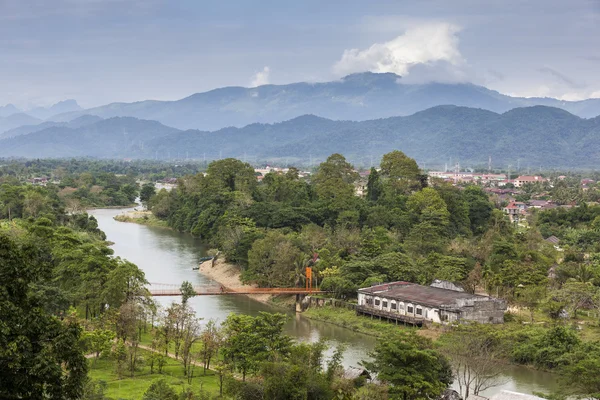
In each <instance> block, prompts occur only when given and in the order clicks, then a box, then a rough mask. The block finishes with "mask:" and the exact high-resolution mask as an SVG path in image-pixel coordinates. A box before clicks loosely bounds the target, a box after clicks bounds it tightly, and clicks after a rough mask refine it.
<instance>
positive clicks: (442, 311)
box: [358, 293, 506, 324]
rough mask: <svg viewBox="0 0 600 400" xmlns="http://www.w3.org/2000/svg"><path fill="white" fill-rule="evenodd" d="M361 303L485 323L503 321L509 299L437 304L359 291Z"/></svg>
mask: <svg viewBox="0 0 600 400" xmlns="http://www.w3.org/2000/svg"><path fill="white" fill-rule="evenodd" d="M369 301H370V302H369ZM358 305H360V306H368V307H370V308H372V309H373V310H374V311H377V310H381V311H386V312H392V313H398V315H407V316H411V317H416V318H423V319H424V320H425V321H431V322H437V323H452V322H454V321H475V322H479V323H483V324H489V323H492V324H502V323H504V312H505V311H506V301H504V300H500V299H491V298H481V299H479V298H473V299H459V300H457V303H456V306H453V307H442V308H435V307H429V306H426V305H423V304H419V303H416V302H406V301H402V300H400V299H391V298H387V297H385V296H381V295H379V296H377V295H367V294H365V293H359V294H358Z"/></svg>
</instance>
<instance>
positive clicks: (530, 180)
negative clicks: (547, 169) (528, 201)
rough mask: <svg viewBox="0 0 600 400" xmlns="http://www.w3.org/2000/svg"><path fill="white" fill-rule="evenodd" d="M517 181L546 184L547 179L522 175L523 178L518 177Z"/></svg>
mask: <svg viewBox="0 0 600 400" xmlns="http://www.w3.org/2000/svg"><path fill="white" fill-rule="evenodd" d="M515 181H519V182H544V181H545V179H544V178H542V177H541V176H538V175H533V176H529V175H521V176H519V177H517V179H515Z"/></svg>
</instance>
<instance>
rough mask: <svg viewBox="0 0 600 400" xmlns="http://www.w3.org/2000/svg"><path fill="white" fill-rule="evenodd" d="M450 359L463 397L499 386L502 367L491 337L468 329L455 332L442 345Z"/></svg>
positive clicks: (501, 382)
mask: <svg viewBox="0 0 600 400" xmlns="http://www.w3.org/2000/svg"><path fill="white" fill-rule="evenodd" d="M442 351H443V352H444V353H445V354H446V355H447V356H448V358H449V359H450V363H451V364H452V369H453V370H454V376H455V378H456V383H457V384H458V387H459V391H460V394H461V395H462V396H463V398H465V399H466V398H468V397H469V396H470V395H471V394H473V395H479V393H480V392H482V391H484V390H487V389H489V388H492V387H495V386H499V385H502V384H504V383H506V380H505V379H504V378H503V377H502V369H501V368H500V365H499V363H498V358H497V357H496V350H495V349H494V346H493V344H492V342H491V340H490V339H489V338H488V337H486V335H484V334H478V333H477V332H475V331H472V330H470V329H465V330H461V331H455V332H453V333H452V334H451V335H449V337H447V339H446V340H445V343H444V344H443V346H442Z"/></svg>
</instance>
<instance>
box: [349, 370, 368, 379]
mask: <svg viewBox="0 0 600 400" xmlns="http://www.w3.org/2000/svg"><path fill="white" fill-rule="evenodd" d="M363 375H365V376H366V377H367V378H370V377H371V375H370V374H369V372H368V371H367V370H366V369H364V368H357V367H348V368H346V369H345V370H344V375H343V376H344V379H356V378H360V377H361V376H363Z"/></svg>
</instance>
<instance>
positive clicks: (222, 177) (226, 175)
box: [206, 158, 256, 193]
mask: <svg viewBox="0 0 600 400" xmlns="http://www.w3.org/2000/svg"><path fill="white" fill-rule="evenodd" d="M206 174H207V178H208V181H209V182H210V183H211V184H215V185H216V186H217V187H218V188H220V189H221V190H225V191H231V192H233V191H241V192H248V193H249V192H251V191H252V189H253V188H254V187H255V186H256V176H255V175H254V168H252V166H251V165H250V164H248V163H244V162H242V161H240V160H236V159H235V158H226V159H223V160H218V161H213V162H211V163H210V164H209V165H208V168H207V170H206Z"/></svg>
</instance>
